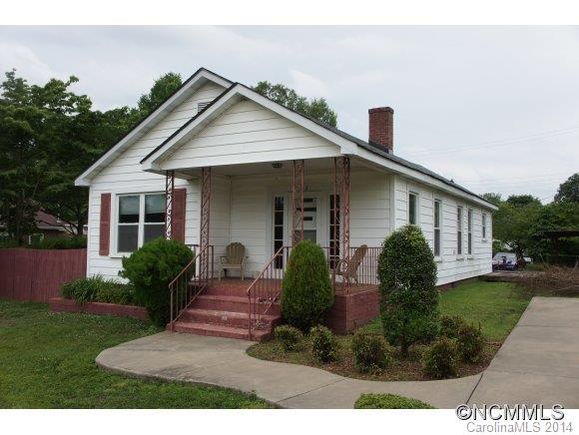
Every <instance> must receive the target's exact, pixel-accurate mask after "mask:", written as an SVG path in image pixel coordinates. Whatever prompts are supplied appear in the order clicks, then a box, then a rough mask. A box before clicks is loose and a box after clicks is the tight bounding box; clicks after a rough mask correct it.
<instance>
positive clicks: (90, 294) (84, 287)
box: [60, 275, 134, 305]
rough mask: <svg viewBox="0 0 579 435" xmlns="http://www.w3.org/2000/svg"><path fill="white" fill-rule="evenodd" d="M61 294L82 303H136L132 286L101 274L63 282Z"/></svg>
mask: <svg viewBox="0 0 579 435" xmlns="http://www.w3.org/2000/svg"><path fill="white" fill-rule="evenodd" d="M60 295H61V296H62V297H63V298H65V299H73V300H75V301H77V302H81V303H82V302H94V301H97V302H109V303H112V304H120V305H131V304H133V303H134V289H133V288H132V286H130V285H128V284H123V283H120V282H118V281H115V280H114V279H105V278H103V277H102V276H100V275H97V276H93V277H90V278H80V279H77V280H75V281H71V282H67V283H66V284H63V285H62V287H61V288H60Z"/></svg>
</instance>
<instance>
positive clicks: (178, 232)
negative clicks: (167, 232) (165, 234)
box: [171, 189, 187, 243]
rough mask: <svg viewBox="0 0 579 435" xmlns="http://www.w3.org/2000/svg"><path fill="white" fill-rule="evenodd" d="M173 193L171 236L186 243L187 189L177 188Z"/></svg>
mask: <svg viewBox="0 0 579 435" xmlns="http://www.w3.org/2000/svg"><path fill="white" fill-rule="evenodd" d="M173 195H174V196H173V211H172V217H171V238H172V239H173V240H179V241H180V242H183V243H185V202H186V199H187V189H175V190H174V192H173Z"/></svg>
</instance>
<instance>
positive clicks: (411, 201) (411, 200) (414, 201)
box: [408, 193, 418, 225]
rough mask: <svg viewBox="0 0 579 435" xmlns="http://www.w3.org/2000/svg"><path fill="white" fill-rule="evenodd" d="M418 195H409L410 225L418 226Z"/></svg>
mask: <svg viewBox="0 0 579 435" xmlns="http://www.w3.org/2000/svg"><path fill="white" fill-rule="evenodd" d="M417 199H418V195H416V193H409V194H408V223H409V224H411V225H416V205H417Z"/></svg>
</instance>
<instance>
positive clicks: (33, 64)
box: [0, 26, 579, 202]
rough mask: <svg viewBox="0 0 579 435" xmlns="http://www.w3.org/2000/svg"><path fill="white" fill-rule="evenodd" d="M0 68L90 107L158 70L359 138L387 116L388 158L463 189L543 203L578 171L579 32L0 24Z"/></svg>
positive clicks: (126, 96) (122, 100)
mask: <svg viewBox="0 0 579 435" xmlns="http://www.w3.org/2000/svg"><path fill="white" fill-rule="evenodd" d="M0 66H1V67H2V69H3V70H4V71H6V70H9V69H11V68H13V67H14V68H17V69H18V73H19V74H20V75H22V76H24V77H25V78H27V79H28V80H29V81H30V82H33V83H39V82H43V81H45V80H47V79H48V78H50V77H59V78H66V77H67V76H69V75H76V76H77V77H79V79H80V83H78V84H77V85H75V86H76V88H75V90H76V91H77V92H82V93H86V94H88V95H89V96H90V97H91V98H92V100H93V102H94V105H95V107H97V108H99V109H106V108H111V107H115V106H119V105H125V104H135V102H136V100H137V98H138V97H139V96H140V95H141V94H142V93H144V92H146V91H147V90H148V89H149V88H150V86H151V85H152V83H153V80H154V79H155V78H157V77H159V76H160V75H161V74H163V73H165V72H168V71H175V72H179V73H181V74H182V75H183V77H187V76H189V75H190V74H191V73H193V72H194V71H195V70H196V69H197V68H199V67H201V66H205V67H207V68H209V69H212V70H214V71H215V72H217V73H220V74H222V75H224V76H226V77H228V78H230V79H231V80H233V81H239V82H242V83H245V84H248V85H253V84H255V83H256V82H257V81H259V80H269V81H272V82H281V83H284V84H287V85H288V86H291V87H293V88H295V89H296V90H297V91H298V92H299V93H302V94H304V95H306V96H309V97H325V98H326V99H327V100H328V102H329V104H330V105H331V106H332V107H333V108H334V109H335V110H336V111H337V112H338V123H339V127H340V128H341V129H343V130H345V131H347V132H349V133H352V134H354V135H356V136H358V137H361V138H363V139H366V138H367V134H368V133H367V116H368V115H367V110H368V108H370V107H377V106H391V107H393V108H394V111H395V135H394V138H395V139H394V142H395V153H396V154H398V155H400V156H402V157H405V158H408V159H411V160H413V161H416V162H418V163H421V164H423V165H425V166H427V167H429V168H430V169H433V170H435V171H437V172H439V173H441V174H442V175H444V176H446V177H449V178H453V179H454V180H455V181H456V182H458V183H461V184H463V185H465V186H466V187H468V188H470V189H472V190H474V191H475V192H479V193H484V192H488V191H494V192H499V193H502V194H503V195H508V194H511V193H528V192H530V193H533V194H534V195H536V196H538V197H539V198H541V199H542V200H543V201H544V202H548V201H550V200H551V199H552V196H553V195H554V193H555V191H556V189H557V186H558V185H559V183H561V182H562V181H564V180H565V179H566V178H567V177H568V176H570V175H571V174H572V173H574V172H577V171H579V104H577V102H578V101H579V79H578V78H579V27H547V26H543V27H523V26H519V27H490V26H489V27H486V26H485V27H480V26H479V27H463V26H452V27H445V26H436V27H425V26H423V27H415V26H406V27H402V26H364V27H354V26H349V27H330V26H316V27H295V26H278V27H267V26H257V27H251V26H242V27H208V26H191V27H175V26H171V27H160V26H157V27H140V26H131V27H74V26H66V27H58V26H51V27H17V26H11V27H0Z"/></svg>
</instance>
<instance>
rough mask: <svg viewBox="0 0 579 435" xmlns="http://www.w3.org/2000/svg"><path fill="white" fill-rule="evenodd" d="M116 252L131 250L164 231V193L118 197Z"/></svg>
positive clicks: (161, 234)
mask: <svg viewBox="0 0 579 435" xmlns="http://www.w3.org/2000/svg"><path fill="white" fill-rule="evenodd" d="M117 209H118V215H117V252H119V253H126V252H133V251H135V250H136V249H137V248H139V247H140V246H143V245H144V244H145V243H147V242H150V241H151V240H153V239H156V238H157V237H163V235H164V233H165V195H164V194H161V193H154V194H139V195H121V196H119V197H118V207H117Z"/></svg>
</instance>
